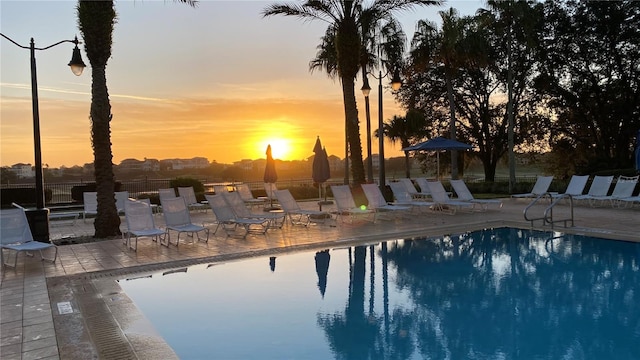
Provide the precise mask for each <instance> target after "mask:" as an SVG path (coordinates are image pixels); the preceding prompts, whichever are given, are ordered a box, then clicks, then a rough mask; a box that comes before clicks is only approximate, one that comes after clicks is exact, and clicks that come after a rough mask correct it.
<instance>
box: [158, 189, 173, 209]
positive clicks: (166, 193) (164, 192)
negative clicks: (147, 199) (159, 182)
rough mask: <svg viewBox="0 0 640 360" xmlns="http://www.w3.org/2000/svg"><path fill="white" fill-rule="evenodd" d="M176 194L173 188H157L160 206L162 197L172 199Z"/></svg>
mask: <svg viewBox="0 0 640 360" xmlns="http://www.w3.org/2000/svg"><path fill="white" fill-rule="evenodd" d="M176 196H177V195H176V190H175V189H174V188H166V189H158V200H159V201H160V206H161V207H162V200H163V199H173V198H174V197H176Z"/></svg>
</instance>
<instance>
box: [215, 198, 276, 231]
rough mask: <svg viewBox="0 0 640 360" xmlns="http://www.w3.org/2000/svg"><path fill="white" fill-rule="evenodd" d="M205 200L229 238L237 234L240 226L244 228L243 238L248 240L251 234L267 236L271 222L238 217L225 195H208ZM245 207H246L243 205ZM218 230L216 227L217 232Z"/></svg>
mask: <svg viewBox="0 0 640 360" xmlns="http://www.w3.org/2000/svg"><path fill="white" fill-rule="evenodd" d="M205 198H206V199H207V202H208V203H209V206H210V207H211V210H212V211H213V214H214V215H215V216H216V222H217V223H218V227H220V226H222V229H223V230H224V231H225V234H226V235H227V237H229V236H230V235H232V234H235V232H236V229H237V228H238V226H240V227H242V228H243V229H244V230H245V232H244V234H243V236H242V238H243V239H244V238H246V237H247V235H249V234H259V235H264V234H266V232H267V230H268V229H269V223H270V220H268V219H250V218H243V217H239V216H238V215H236V213H235V212H234V211H233V208H232V207H231V206H230V205H229V203H228V202H227V201H226V200H225V198H224V194H218V195H208V194H205ZM243 206H244V205H243ZM217 230H218V228H217V227H216V231H217Z"/></svg>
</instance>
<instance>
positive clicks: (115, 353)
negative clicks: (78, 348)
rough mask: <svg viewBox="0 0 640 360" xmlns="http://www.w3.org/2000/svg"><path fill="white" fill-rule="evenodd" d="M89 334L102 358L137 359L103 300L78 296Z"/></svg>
mask: <svg viewBox="0 0 640 360" xmlns="http://www.w3.org/2000/svg"><path fill="white" fill-rule="evenodd" d="M78 305H79V306H80V308H81V309H82V313H83V315H84V316H85V319H84V320H85V324H86V326H87V330H88V332H89V336H90V337H91V340H92V342H93V345H94V346H95V348H96V352H97V353H98V355H99V357H100V358H101V359H136V358H137V357H136V355H135V352H134V351H133V348H132V347H131V344H130V343H129V341H128V340H127V338H126V337H125V336H124V334H123V333H122V330H121V329H120V326H119V325H118V323H117V322H116V321H115V320H114V319H113V316H112V314H111V312H110V311H109V308H108V307H107V305H106V304H105V303H104V302H103V301H96V299H95V298H93V297H89V296H80V297H78Z"/></svg>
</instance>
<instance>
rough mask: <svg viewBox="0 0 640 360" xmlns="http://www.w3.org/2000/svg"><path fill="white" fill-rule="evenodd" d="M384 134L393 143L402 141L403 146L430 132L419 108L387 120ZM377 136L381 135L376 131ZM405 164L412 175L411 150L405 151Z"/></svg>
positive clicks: (407, 174) (409, 175)
mask: <svg viewBox="0 0 640 360" xmlns="http://www.w3.org/2000/svg"><path fill="white" fill-rule="evenodd" d="M383 132H384V135H385V136H386V137H387V138H388V139H389V140H391V142H392V143H395V142H396V141H399V142H400V145H401V146H402V148H406V147H408V146H411V145H412V144H411V142H412V141H416V140H418V139H422V138H423V137H424V136H426V135H427V134H428V132H429V131H428V124H427V122H426V120H425V118H424V116H423V115H422V114H421V113H420V112H419V111H417V110H409V111H407V114H406V115H405V116H394V117H393V118H392V119H391V121H389V122H385V123H384V127H383ZM376 136H379V134H378V132H376ZM404 165H405V169H406V173H405V175H406V177H407V178H410V177H411V167H410V166H409V152H408V151H405V152H404Z"/></svg>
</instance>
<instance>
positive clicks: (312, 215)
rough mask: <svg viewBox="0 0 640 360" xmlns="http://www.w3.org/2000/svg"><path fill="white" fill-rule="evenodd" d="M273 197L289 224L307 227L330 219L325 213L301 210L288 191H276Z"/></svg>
mask: <svg viewBox="0 0 640 360" xmlns="http://www.w3.org/2000/svg"><path fill="white" fill-rule="evenodd" d="M274 195H275V197H276V199H278V203H279V204H280V206H282V210H283V211H284V213H285V214H286V216H287V217H288V218H289V221H291V224H297V225H304V226H309V224H310V223H312V222H324V221H326V220H327V219H329V218H331V215H330V214H329V213H328V212H326V211H319V210H304V209H301V208H300V205H299V204H298V202H297V201H296V199H294V198H293V195H291V192H289V189H283V190H276V191H274Z"/></svg>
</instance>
